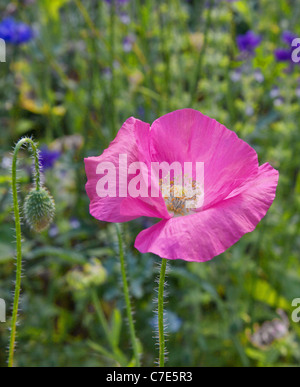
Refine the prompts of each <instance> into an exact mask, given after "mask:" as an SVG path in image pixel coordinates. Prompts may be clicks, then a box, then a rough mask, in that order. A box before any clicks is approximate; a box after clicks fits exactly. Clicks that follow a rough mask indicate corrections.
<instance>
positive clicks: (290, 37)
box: [281, 31, 297, 46]
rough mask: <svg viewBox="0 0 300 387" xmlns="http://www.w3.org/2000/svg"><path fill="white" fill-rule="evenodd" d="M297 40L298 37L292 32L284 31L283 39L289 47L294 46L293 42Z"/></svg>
mask: <svg viewBox="0 0 300 387" xmlns="http://www.w3.org/2000/svg"><path fill="white" fill-rule="evenodd" d="M296 38H297V35H295V34H294V33H293V32H291V31H284V32H283V33H282V36H281V39H282V41H283V42H284V43H286V44H288V45H289V46H291V45H292V42H293V40H294V39H296Z"/></svg>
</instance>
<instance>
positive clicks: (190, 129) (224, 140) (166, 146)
mask: <svg viewBox="0 0 300 387" xmlns="http://www.w3.org/2000/svg"><path fill="white" fill-rule="evenodd" d="M150 156H151V160H152V161H156V162H163V161H165V162H168V163H169V164H172V163H173V162H174V161H177V162H180V163H181V165H184V163H185V162H192V163H193V165H194V166H195V163H196V162H203V163H204V193H205V197H204V204H203V207H204V208H208V207H209V206H212V205H214V204H215V203H217V202H219V201H222V200H223V199H225V198H226V197H227V196H228V195H229V194H230V192H231V191H233V190H234V189H235V188H237V187H239V186H240V185H241V184H243V183H244V182H245V181H246V180H247V179H249V177H251V176H255V175H256V174H257V172H258V158H257V153H256V152H255V150H254V149H253V148H252V147H251V146H250V145H248V144H247V143H246V142H244V141H243V140H241V139H240V138H238V137H237V135H236V134H235V133H234V132H233V131H231V130H229V129H227V128H226V127H225V126H224V125H221V124H220V123H218V122H217V121H215V120H214V119H211V118H209V117H207V116H205V115H203V114H202V113H200V112H199V111H196V110H193V109H183V110H178V111H175V112H173V113H170V114H167V115H165V116H163V117H161V118H159V119H158V120H156V121H155V122H154V123H153V125H152V127H151V130H150Z"/></svg>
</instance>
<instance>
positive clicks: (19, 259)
mask: <svg viewBox="0 0 300 387" xmlns="http://www.w3.org/2000/svg"><path fill="white" fill-rule="evenodd" d="M25 144H30V145H31V148H32V151H33V155H34V161H35V171H36V176H35V183H36V190H37V191H39V190H40V184H41V179H40V168H39V156H38V150H37V147H36V144H35V143H34V141H33V140H32V139H30V138H23V139H22V140H20V141H19V142H18V143H17V145H16V147H15V150H14V156H13V163H12V193H13V205H14V215H15V228H16V243H17V273H16V285H15V296H14V304H13V314H12V322H11V334H10V345H9V356H8V366H9V367H13V362H14V350H15V343H16V330H17V328H16V327H17V318H18V309H19V300H20V292H21V275H22V235H21V220H20V208H19V203H18V191H17V159H18V153H19V150H20V149H21V148H22V146H23V145H25Z"/></svg>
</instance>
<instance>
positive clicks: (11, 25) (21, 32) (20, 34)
mask: <svg viewBox="0 0 300 387" xmlns="http://www.w3.org/2000/svg"><path fill="white" fill-rule="evenodd" d="M33 37H34V33H33V30H32V28H31V27H29V26H28V25H27V24H25V23H22V22H17V21H16V20H15V19H13V18H6V19H3V20H2V22H1V23H0V39H3V40H5V42H7V43H12V44H17V45H20V44H24V43H27V42H29V41H30V40H31V39H32V38H33Z"/></svg>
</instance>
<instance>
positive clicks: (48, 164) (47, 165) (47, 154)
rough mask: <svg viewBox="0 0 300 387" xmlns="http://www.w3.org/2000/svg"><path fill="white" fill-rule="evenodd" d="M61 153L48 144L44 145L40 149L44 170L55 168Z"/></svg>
mask: <svg viewBox="0 0 300 387" xmlns="http://www.w3.org/2000/svg"><path fill="white" fill-rule="evenodd" d="M60 155H61V154H60V152H59V151H52V150H51V149H49V148H48V147H47V146H43V147H42V148H41V151H40V163H41V166H42V168H43V170H46V169H51V168H53V167H54V164H55V163H56V161H57V160H58V159H59V158H60Z"/></svg>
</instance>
